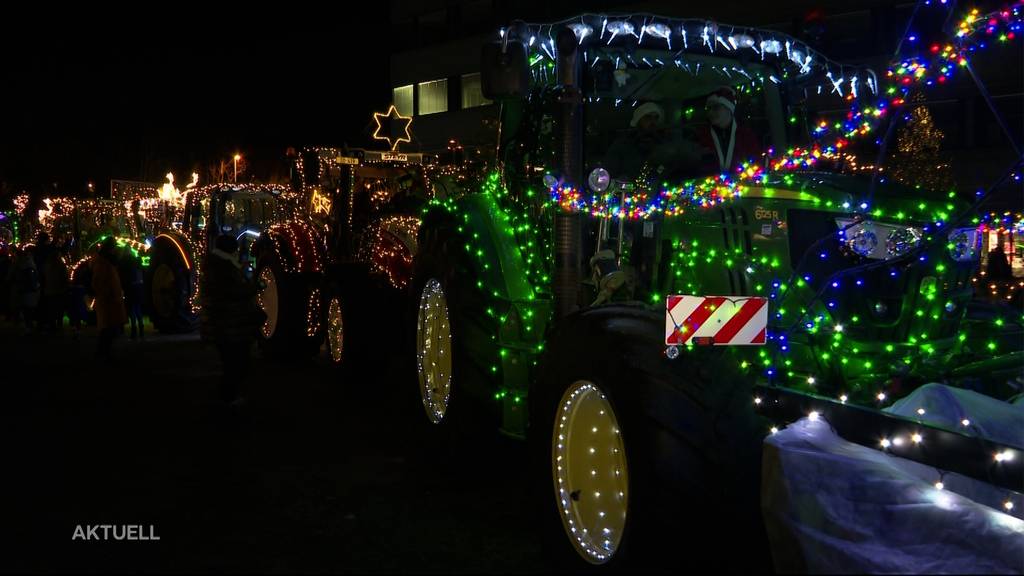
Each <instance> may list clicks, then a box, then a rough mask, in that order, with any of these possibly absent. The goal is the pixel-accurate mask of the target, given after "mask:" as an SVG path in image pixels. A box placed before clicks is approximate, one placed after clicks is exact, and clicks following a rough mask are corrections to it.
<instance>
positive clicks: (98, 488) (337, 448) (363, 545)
mask: <svg viewBox="0 0 1024 576" xmlns="http://www.w3.org/2000/svg"><path fill="white" fill-rule="evenodd" d="M0 343H2V350H3V356H2V358H3V363H4V366H5V367H4V373H3V374H4V376H3V379H2V380H3V383H4V386H3V389H4V396H5V400H4V401H3V408H2V422H3V429H2V430H3V438H4V443H5V444H6V445H7V446H8V449H7V450H6V453H7V455H8V457H7V458H5V461H6V462H5V466H4V468H5V470H4V476H5V483H6V484H7V486H8V487H7V488H6V489H5V492H7V494H8V495H9V496H11V498H10V499H9V504H10V506H8V507H7V511H6V513H4V514H3V516H4V518H5V520H4V526H5V527H4V530H5V531H9V534H8V535H6V536H4V539H3V542H4V546H3V547H4V548H5V553H4V556H5V559H4V560H3V561H2V562H0V570H9V569H16V570H33V571H34V570H45V571H65V570H74V571H93V572H105V571H117V572H126V571H130V572H136V571H146V572H151V571H197V570H202V571H210V570H216V571H240V572H241V571H253V570H257V571H261V572H265V571H280V572H286V571H287V572H295V571H299V572H314V571H331V572H445V573H449V572H492V573H493V572H536V571H543V570H544V569H545V565H546V561H545V556H544V554H543V553H542V551H541V549H542V547H541V545H540V543H539V542H538V541H537V539H536V538H537V537H536V534H535V531H534V530H533V529H532V526H533V525H534V519H533V518H532V517H531V515H530V512H529V511H530V510H531V507H530V506H529V505H528V503H527V502H526V501H525V500H526V496H525V491H524V490H522V488H521V487H522V482H523V471H522V467H521V466H520V465H519V463H520V462H521V461H522V460H523V459H524V458H525V456H524V453H523V447H522V446H521V445H518V444H517V443H512V442H508V443H506V444H505V445H498V446H496V447H495V449H494V450H493V451H491V452H481V453H477V454H474V455H473V458H472V463H471V464H465V465H461V466H460V464H459V463H458V462H456V461H454V460H453V458H451V457H450V456H448V455H445V454H441V455H435V454H433V453H432V452H430V450H429V445H427V444H424V443H423V442H421V441H420V440H419V439H418V436H417V435H415V434H412V431H413V430H415V427H414V425H413V424H412V423H410V421H411V420H412V418H411V415H413V414H414V412H412V411H411V410H410V407H412V406H413V405H412V404H410V401H413V400H415V394H416V392H415V388H414V386H415V380H414V376H413V377H412V378H413V379H412V380H410V376H411V374H410V373H409V372H408V367H407V366H406V365H405V364H403V363H401V362H397V361H394V362H388V363H384V364H382V365H381V366H378V367H376V369H375V370H373V371H367V372H364V373H363V374H362V375H360V376H353V375H345V374H342V373H340V372H339V371H337V370H335V369H334V368H333V367H332V366H330V365H329V364H328V363H327V361H326V359H325V358H324V357H321V358H318V359H315V360H313V361H310V362H304V363H299V364H292V365H286V364H280V363H274V362H269V361H266V360H263V359H257V360H255V362H254V370H253V377H252V381H251V382H250V383H249V384H248V391H247V395H248V403H247V405H246V407H245V410H243V411H242V413H241V415H237V416H233V415H231V414H228V413H225V412H224V410H222V409H221V408H220V407H219V406H218V404H217V402H216V401H215V398H216V387H217V379H218V378H219V372H218V371H219V364H218V361H217V358H216V355H215V354H214V352H213V351H212V350H210V349H206V348H204V347H203V346H202V344H201V343H200V341H199V340H198V338H197V337H196V336H194V335H193V336H159V335H156V336H153V337H151V338H150V339H149V340H147V341H146V342H139V343H136V342H130V341H128V340H126V339H124V338H122V339H121V341H120V342H119V343H118V344H117V346H116V356H117V361H116V363H115V364H114V365H113V366H112V367H108V366H105V365H100V364H98V363H96V362H95V361H94V360H93V359H92V351H93V346H94V345H95V340H94V337H93V335H92V334H91V333H86V334H84V335H83V337H82V339H81V340H77V341H76V340H73V339H71V338H70V337H69V336H66V337H63V338H59V337H50V338H46V337H42V336H22V335H21V334H20V332H18V331H17V330H15V329H14V328H13V327H11V326H9V325H2V326H0ZM12 366H16V367H19V373H20V372H24V373H25V376H14V375H13V374H12V372H11V370H12V368H11V367H12ZM415 415H416V416H419V417H422V415H421V414H415ZM12 512H13V513H12ZM121 523H128V524H141V525H144V526H148V525H153V526H154V529H155V532H156V535H157V536H159V537H160V541H159V542H108V543H97V542H82V541H74V542H73V541H72V536H73V534H74V531H75V527H76V525H78V524H83V525H84V524H121Z"/></svg>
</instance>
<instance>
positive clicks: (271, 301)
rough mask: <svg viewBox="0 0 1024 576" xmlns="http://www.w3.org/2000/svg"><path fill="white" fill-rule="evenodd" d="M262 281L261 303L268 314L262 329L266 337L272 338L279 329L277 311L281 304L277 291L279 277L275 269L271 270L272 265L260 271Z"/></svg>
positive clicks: (264, 311)
mask: <svg viewBox="0 0 1024 576" xmlns="http://www.w3.org/2000/svg"><path fill="white" fill-rule="evenodd" d="M260 281H261V282H262V283H263V288H262V289H261V290H260V292H259V298H258V299H259V304H260V308H262V309H263V313H264V314H266V315H267V319H266V320H265V321H264V322H263V327H262V328H261V331H262V332H263V337H264V338H270V337H271V336H273V335H274V332H275V331H277V313H278V306H279V302H278V299H279V296H278V291H277V277H276V276H275V275H274V271H273V270H271V268H270V266H266V267H264V268H263V270H261V271H260Z"/></svg>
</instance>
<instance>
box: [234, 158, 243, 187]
mask: <svg viewBox="0 0 1024 576" xmlns="http://www.w3.org/2000/svg"><path fill="white" fill-rule="evenodd" d="M241 159H242V155H241V154H235V184H238V161H239V160H241Z"/></svg>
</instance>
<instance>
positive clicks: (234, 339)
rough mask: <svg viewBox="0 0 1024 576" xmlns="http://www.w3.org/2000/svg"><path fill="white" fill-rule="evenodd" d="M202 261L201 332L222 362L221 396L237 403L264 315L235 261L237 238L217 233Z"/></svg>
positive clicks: (251, 285)
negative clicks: (213, 346) (211, 344)
mask: <svg viewBox="0 0 1024 576" xmlns="http://www.w3.org/2000/svg"><path fill="white" fill-rule="evenodd" d="M214 246H215V248H214V249H213V250H211V251H210V252H209V253H208V254H207V256H206V260H205V261H204V265H203V274H202V276H201V278H202V280H201V284H200V295H201V304H202V312H201V316H200V320H201V323H200V334H201V336H202V338H203V340H204V341H206V342H212V343H213V344H215V345H216V346H217V351H218V352H219V353H220V357H221V361H222V363H223V365H224V367H223V370H224V372H223V376H222V378H221V398H222V400H224V401H225V402H228V403H231V404H233V405H237V404H238V403H239V402H240V401H241V398H240V395H239V385H240V384H241V383H243V382H244V381H245V378H246V377H247V376H248V370H249V354H250V351H251V349H252V347H253V345H254V344H255V342H256V331H257V330H258V329H259V327H260V325H261V324H262V323H263V321H264V319H265V318H266V317H265V315H264V314H263V312H262V311H261V310H260V309H259V307H258V306H257V304H256V293H257V291H258V288H257V286H256V284H255V283H253V282H250V281H247V280H246V279H245V276H244V275H243V273H242V265H241V263H239V261H238V241H237V240H236V239H235V238H234V237H233V236H230V235H223V236H219V237H218V238H217V240H216V243H215V245H214Z"/></svg>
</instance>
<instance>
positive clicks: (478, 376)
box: [406, 220, 501, 459]
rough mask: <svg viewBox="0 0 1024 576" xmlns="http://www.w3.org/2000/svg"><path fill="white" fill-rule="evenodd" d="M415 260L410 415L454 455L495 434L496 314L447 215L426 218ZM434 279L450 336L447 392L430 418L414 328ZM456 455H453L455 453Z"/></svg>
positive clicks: (426, 437)
mask: <svg viewBox="0 0 1024 576" xmlns="http://www.w3.org/2000/svg"><path fill="white" fill-rule="evenodd" d="M418 245H419V249H418V252H417V254H416V257H415V258H414V260H413V275H412V281H411V282H410V287H409V303H408V306H409V307H408V314H407V318H408V320H407V323H406V325H407V326H409V327H410V330H409V333H408V334H407V335H406V338H407V341H408V342H409V344H407V348H406V349H407V350H408V351H409V352H408V357H409V358H410V359H411V360H412V362H411V364H412V368H413V375H412V379H411V385H410V395H409V397H410V399H412V401H411V402H410V411H411V412H412V413H413V414H411V415H410V417H411V418H413V419H414V420H415V421H417V422H418V423H419V424H420V425H419V427H418V430H417V437H418V438H420V439H421V440H423V441H425V442H428V443H430V444H431V447H432V448H434V449H436V448H437V447H438V446H439V445H444V446H446V449H447V450H449V451H450V454H451V455H453V456H456V457H457V456H458V455H459V454H462V455H466V451H467V450H468V449H469V448H470V445H473V446H478V445H487V444H488V443H490V442H492V441H493V440H494V439H495V437H496V436H497V432H498V428H499V425H500V422H501V420H500V418H501V403H500V402H499V401H498V400H496V399H495V397H494V396H495V391H496V390H497V383H496V378H497V375H496V374H494V372H493V371H492V368H491V367H492V366H495V365H497V364H498V363H499V361H500V356H499V348H498V345H497V341H496V338H497V334H498V323H497V319H496V318H494V317H492V316H490V315H489V314H488V313H487V309H488V306H489V304H488V303H487V302H486V300H485V295H484V294H483V292H482V291H481V290H480V289H479V288H477V286H476V284H475V282H476V278H477V277H478V271H477V270H476V269H475V266H474V265H473V263H472V262H471V261H470V258H469V257H468V255H467V253H466V251H465V249H464V246H465V242H464V240H462V239H461V238H460V237H459V235H458V233H457V231H456V226H455V224H454V223H453V222H452V221H451V220H446V221H428V222H427V223H424V225H423V226H422V227H421V229H420V233H419V241H418ZM431 281H436V282H437V283H439V286H440V289H441V290H442V291H443V294H444V298H445V300H446V302H447V311H448V324H449V329H450V334H451V338H450V342H451V392H450V395H449V401H448V404H447V409H446V410H445V414H444V417H443V418H442V419H441V420H440V421H439V422H432V421H431V419H430V418H429V416H428V411H427V410H426V408H425V406H424V400H423V395H422V393H421V392H420V379H419V369H418V362H417V356H418V351H417V328H418V319H419V312H420V304H421V300H422V298H423V294H424V290H425V288H426V287H427V285H428V283H430V282H431ZM456 459H457V458H456Z"/></svg>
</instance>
